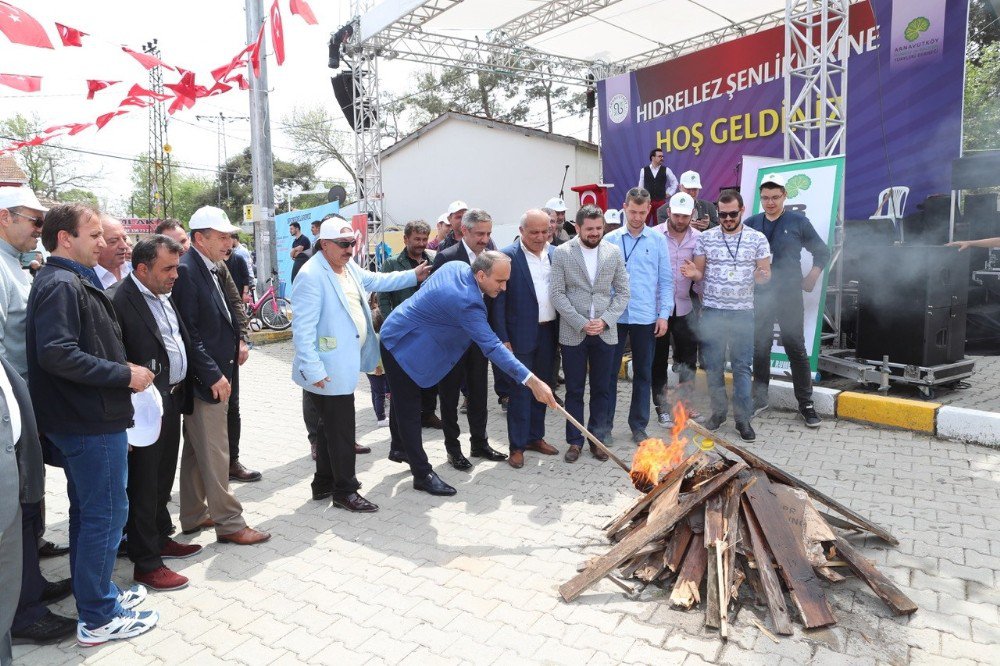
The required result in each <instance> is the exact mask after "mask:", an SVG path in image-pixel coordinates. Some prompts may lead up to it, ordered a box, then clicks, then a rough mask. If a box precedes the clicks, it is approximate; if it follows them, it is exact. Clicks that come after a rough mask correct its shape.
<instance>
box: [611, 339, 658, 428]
mask: <svg viewBox="0 0 1000 666" xmlns="http://www.w3.org/2000/svg"><path fill="white" fill-rule="evenodd" d="M655 328H656V324H618V346H617V347H615V358H614V361H612V364H611V377H610V383H609V384H608V391H609V394H608V395H609V399H608V400H609V402H608V423H607V427H606V430H607V432H611V430H612V429H613V428H614V424H615V423H614V422H615V406H616V404H615V403H617V402H618V371H619V369H620V368H621V367H622V357H623V356H624V355H625V337H626V336H627V337H629V338H631V340H632V403H631V405H630V406H629V410H628V427H629V430H631V431H632V432H636V431H639V430H643V431H644V430H645V429H646V426H647V425H649V399H650V396H651V394H652V384H653V349H654V348H655V346H656V337H655V336H654V335H653V331H654V329H655Z"/></svg>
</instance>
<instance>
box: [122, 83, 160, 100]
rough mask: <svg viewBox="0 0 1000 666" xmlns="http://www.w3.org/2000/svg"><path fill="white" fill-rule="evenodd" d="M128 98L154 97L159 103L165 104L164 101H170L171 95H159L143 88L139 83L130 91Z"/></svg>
mask: <svg viewBox="0 0 1000 666" xmlns="http://www.w3.org/2000/svg"><path fill="white" fill-rule="evenodd" d="M128 96H129V97H152V98H153V99H155V100H156V101H158V102H164V101H166V100H168V99H170V95H167V94H164V93H158V92H155V91H153V90H149V89H147V88H143V87H142V86H140V85H139V84H138V83H136V84H135V85H133V86H132V87H131V88H129V90H128Z"/></svg>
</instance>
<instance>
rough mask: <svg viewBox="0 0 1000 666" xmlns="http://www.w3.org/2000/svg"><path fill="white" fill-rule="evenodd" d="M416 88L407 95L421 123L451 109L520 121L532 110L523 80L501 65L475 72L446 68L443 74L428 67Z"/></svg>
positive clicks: (502, 119) (508, 121)
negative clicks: (507, 72) (525, 93)
mask: <svg viewBox="0 0 1000 666" xmlns="http://www.w3.org/2000/svg"><path fill="white" fill-rule="evenodd" d="M416 87H417V91H416V92H414V93H411V94H410V95H408V96H407V97H408V99H409V105H410V107H411V109H412V110H413V111H414V112H415V113H416V117H417V123H418V124H421V125H422V124H424V123H427V122H429V121H431V120H433V119H434V118H437V117H438V116H440V115H441V114H442V113H445V112H447V111H458V112H459V113H467V114H470V115H475V116H483V117H486V118H493V119H495V120H500V121H502V122H507V123H518V122H523V121H524V119H525V118H527V117H528V112H529V110H530V100H528V99H527V98H526V97H525V95H524V93H523V91H522V82H521V81H520V80H519V79H517V78H516V77H514V76H512V75H510V74H506V73H504V71H503V70H502V68H500V67H496V68H493V69H485V68H483V69H479V70H475V71H470V70H467V69H463V68H461V67H446V68H444V69H443V70H441V73H440V74H437V73H436V72H435V70H434V69H427V70H426V71H424V72H423V73H422V74H420V75H419V76H418V78H417V83H416Z"/></svg>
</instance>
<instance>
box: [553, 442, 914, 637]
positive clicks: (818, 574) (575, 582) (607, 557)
mask: <svg viewBox="0 0 1000 666" xmlns="http://www.w3.org/2000/svg"><path fill="white" fill-rule="evenodd" d="M688 425H689V427H691V428H692V429H693V430H695V431H696V432H699V433H700V434H702V435H704V436H710V437H712V439H714V440H715V443H716V444H717V445H718V447H721V448H722V449H725V450H726V451H727V452H728V453H731V454H735V457H733V456H729V455H725V454H722V452H719V454H718V455H717V454H716V453H706V452H701V451H699V452H697V453H695V454H693V455H691V456H689V457H687V458H686V459H684V460H683V461H682V462H681V463H680V464H679V465H677V466H676V467H674V468H673V469H672V470H671V471H670V472H669V473H668V474H667V475H666V476H665V477H664V478H662V479H661V480H660V481H659V483H657V484H656V485H655V486H654V487H653V488H652V489H651V490H649V491H648V492H647V493H645V494H644V495H643V496H642V497H641V498H639V500H637V501H636V502H635V504H633V505H632V506H631V507H630V508H629V509H628V510H627V511H626V512H625V513H623V514H622V515H621V516H620V517H618V518H617V519H615V520H614V521H612V522H611V523H609V524H608V525H606V526H605V530H606V533H607V536H608V538H609V539H610V540H611V542H612V543H613V544H614V545H613V546H612V547H611V549H610V550H608V552H607V553H605V554H604V555H601V556H599V557H596V558H594V559H593V560H591V561H590V562H588V563H587V564H586V565H584V566H583V568H582V570H581V571H580V572H579V574H578V575H577V576H576V577H574V578H573V579H572V580H570V581H568V582H566V583H564V584H563V585H562V586H561V587H560V588H559V592H560V594H561V595H562V597H563V599H565V600H566V601H572V600H574V599H576V598H577V597H578V596H580V594H581V593H582V592H583V591H584V590H586V589H587V588H588V587H590V586H591V585H593V584H594V583H596V582H597V581H599V580H601V579H602V578H605V577H608V578H609V580H612V581H613V582H615V583H616V584H618V585H619V586H621V587H624V588H625V589H626V590H628V591H630V592H634V591H636V590H637V588H638V587H639V586H645V585H649V584H654V585H658V586H660V587H663V588H664V589H668V590H670V597H669V599H670V604H671V605H673V606H675V607H678V608H682V609H690V608H693V607H695V606H696V605H698V604H702V605H703V607H704V611H705V625H706V626H707V627H711V628H715V629H719V630H720V634H721V636H722V637H726V636H727V635H728V622H729V614H730V611H731V608H732V607H733V606H734V605H736V604H738V603H742V602H744V601H750V602H753V603H756V604H758V605H766V607H767V609H768V611H769V613H770V618H771V622H772V625H773V630H774V632H775V633H777V634H783V635H790V634H791V633H792V621H791V616H792V614H793V613H792V610H790V608H791V609H793V610H794V614H795V615H796V616H797V617H798V618H799V619H800V620H801V623H802V624H803V626H805V627H806V628H816V627H825V626H829V625H832V624H835V623H836V621H837V620H836V618H835V617H834V614H833V610H832V608H831V607H830V603H829V602H828V601H827V598H826V594H825V592H824V585H823V584H822V583H821V579H823V580H826V581H829V582H837V581H840V580H843V579H844V576H843V575H841V573H839V572H838V569H839V570H840V571H845V568H846V570H849V571H851V572H853V573H854V574H855V575H856V576H857V577H859V578H861V579H862V580H864V581H865V583H867V584H868V586H869V587H871V589H872V590H874V591H875V593H876V594H877V595H878V596H879V598H881V599H882V600H883V601H884V602H885V603H886V604H887V605H888V606H889V607H890V608H891V609H892V610H893V612H895V613H896V614H897V615H908V614H910V613H913V612H914V611H915V610H916V609H917V607H916V605H915V604H914V603H913V602H912V601H911V600H910V599H908V598H907V597H906V595H904V594H903V593H902V592H901V591H900V590H899V589H898V588H897V587H896V586H895V585H893V584H892V582H890V581H889V580H888V579H887V578H886V577H885V576H883V575H882V574H881V573H880V572H879V571H878V570H877V569H876V568H875V566H874V565H873V564H872V563H871V562H870V561H868V560H867V559H865V558H864V557H862V556H861V555H860V554H859V553H858V552H857V551H856V550H855V549H854V547H852V546H851V545H850V544H849V543H848V542H847V541H846V540H845V538H844V536H843V535H841V534H838V533H836V532H834V528H837V529H840V530H846V531H850V532H854V533H857V532H868V533H871V534H874V535H877V536H878V537H880V538H881V539H883V540H885V541H887V542H889V543H891V544H894V545H895V544H898V541H897V540H896V539H895V538H894V537H893V536H892V535H891V534H890V533H889V532H887V531H886V530H885V529H883V528H881V527H879V526H877V525H875V524H874V523H872V522H870V521H868V520H867V519H866V518H864V517H862V516H860V515H858V514H857V513H855V512H853V511H851V510H850V509H849V508H847V507H846V506H844V505H842V504H840V503H839V502H837V501H836V500H834V499H833V498H831V497H828V496H827V495H825V494H823V493H822V492H820V491H818V490H816V489H815V488H813V487H811V486H809V485H808V484H806V483H804V482H802V481H800V480H799V479H797V478H795V477H794V476H792V475H791V474H788V473H786V472H784V471H782V470H780V469H779V468H777V467H775V466H774V465H772V464H770V463H768V462H767V461H765V460H763V459H761V458H759V457H758V456H756V455H754V454H753V453H751V452H749V451H747V450H745V449H743V448H741V447H739V446H737V445H735V444H732V443H730V442H727V441H725V440H722V439H720V438H719V437H718V436H717V435H716V434H715V433H708V432H707V431H704V429H703V428H701V426H699V425H698V424H695V423H689V424H688ZM716 451H719V449H718V448H716ZM813 500H815V501H816V502H818V503H820V504H822V505H824V507H826V508H828V509H830V510H832V511H835V512H837V513H838V514H840V516H841V517H835V516H832V515H830V514H828V513H821V512H820V511H819V510H817V509H816V507H815V506H814V504H813ZM845 572H846V571H845ZM631 581H635V582H631ZM744 583H747V585H743V584H744ZM786 592H787V595H788V598H790V600H791V604H788V603H786V596H785V595H786ZM765 631H766V630H765Z"/></svg>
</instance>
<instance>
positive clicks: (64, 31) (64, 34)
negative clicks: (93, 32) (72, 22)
mask: <svg viewBox="0 0 1000 666" xmlns="http://www.w3.org/2000/svg"><path fill="white" fill-rule="evenodd" d="M56 30H58V31H59V39H61V40H62V43H63V46H83V38H84V37H87V36H88V33H86V32H82V31H80V30H77V29H76V28H71V27H69V26H68V25H63V24H62V23H56Z"/></svg>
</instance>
